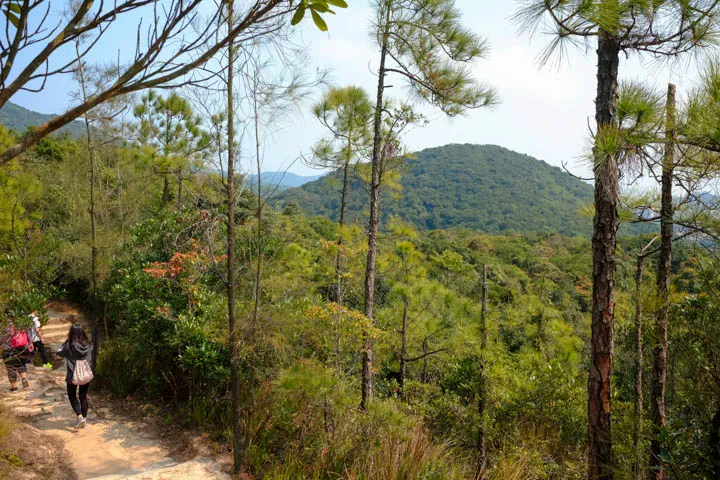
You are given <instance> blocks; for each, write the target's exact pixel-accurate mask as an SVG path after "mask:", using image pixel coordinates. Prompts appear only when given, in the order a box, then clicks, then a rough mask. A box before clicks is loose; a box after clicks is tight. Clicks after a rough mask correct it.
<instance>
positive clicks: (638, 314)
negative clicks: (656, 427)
mask: <svg viewBox="0 0 720 480" xmlns="http://www.w3.org/2000/svg"><path fill="white" fill-rule="evenodd" d="M644 261H645V256H644V255H642V254H641V255H638V257H637V265H636V268H635V426H634V428H633V454H634V457H635V459H634V460H633V476H634V477H635V479H636V480H641V479H642V475H643V469H642V454H641V449H640V433H641V432H642V416H643V411H642V410H643V409H642V407H643V388H642V387H643V384H642V363H643V334H642V309H643V298H642V277H643V263H644Z"/></svg>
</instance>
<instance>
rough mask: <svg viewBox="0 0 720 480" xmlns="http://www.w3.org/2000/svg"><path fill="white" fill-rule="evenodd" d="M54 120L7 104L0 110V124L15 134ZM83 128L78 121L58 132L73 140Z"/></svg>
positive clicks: (51, 116)
mask: <svg viewBox="0 0 720 480" xmlns="http://www.w3.org/2000/svg"><path fill="white" fill-rule="evenodd" d="M53 118H55V115H50V114H43V113H38V112H34V111H32V110H28V109H27V108H24V107H21V106H20V105H16V104H14V103H12V102H8V103H6V104H5V105H3V106H2V108H0V124H2V125H5V126H6V127H7V128H9V129H11V130H14V131H15V132H17V133H22V132H24V131H25V130H26V129H27V128H28V127H37V126H39V125H42V124H44V123H45V122H47V121H49V120H52V119H53ZM84 131H85V126H84V125H83V124H82V123H81V122H78V121H75V122H70V123H69V124H68V125H66V126H64V127H62V128H60V129H59V130H58V132H60V133H62V132H67V133H69V134H70V135H72V136H73V137H74V138H79V137H80V136H82V135H83V132H84Z"/></svg>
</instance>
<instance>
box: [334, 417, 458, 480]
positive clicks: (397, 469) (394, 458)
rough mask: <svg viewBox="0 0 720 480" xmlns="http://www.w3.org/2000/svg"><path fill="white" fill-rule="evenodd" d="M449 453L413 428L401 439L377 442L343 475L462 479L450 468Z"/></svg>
mask: <svg viewBox="0 0 720 480" xmlns="http://www.w3.org/2000/svg"><path fill="white" fill-rule="evenodd" d="M453 463H454V462H453V459H452V457H451V455H450V451H449V450H448V448H447V447H445V446H442V445H440V446H438V445H434V444H433V443H432V442H431V441H430V439H429V438H428V436H427V434H426V433H425V431H424V430H423V429H422V428H421V427H419V426H417V427H415V428H413V430H412V431H411V432H410V434H409V435H408V436H407V438H405V439H401V440H395V439H387V438H383V439H379V440H378V441H377V443H376V444H375V445H373V446H371V447H370V448H369V449H368V450H367V451H366V452H365V453H364V455H361V456H360V457H359V458H357V459H356V461H355V462H354V464H353V465H352V466H351V467H350V468H348V470H347V471H346V473H345V478H346V479H347V480H413V479H418V478H433V479H438V480H440V479H443V480H451V479H460V478H466V477H465V475H462V472H461V471H459V470H460V469H459V468H458V467H456V466H453Z"/></svg>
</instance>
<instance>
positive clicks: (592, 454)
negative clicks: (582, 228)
mask: <svg viewBox="0 0 720 480" xmlns="http://www.w3.org/2000/svg"><path fill="white" fill-rule="evenodd" d="M525 3H526V5H525V6H524V7H522V8H521V9H520V10H519V11H518V13H517V14H516V19H517V21H518V22H519V23H520V26H521V28H522V29H524V30H527V31H530V32H534V31H536V29H537V28H538V27H539V26H540V25H543V24H549V27H550V32H552V33H551V35H553V39H552V41H551V42H550V44H549V45H548V47H547V48H546V49H545V51H544V52H543V54H542V57H541V58H542V60H543V61H548V60H549V59H550V58H552V56H553V54H554V53H555V52H556V51H558V50H560V49H562V48H563V47H564V46H565V44H566V43H567V42H577V43H583V44H584V42H580V40H589V39H591V38H596V39H597V50H596V53H597V61H598V63H597V94H596V97H595V122H596V130H595V139H594V148H593V172H594V176H595V217H594V219H593V241H592V247H593V303H592V327H591V328H592V338H591V359H590V372H589V376H588V423H589V426H588V478H590V479H611V478H613V476H614V466H615V459H614V457H613V448H612V434H611V432H612V429H611V403H612V401H611V399H612V395H611V382H612V380H611V375H612V363H613V353H614V336H615V246H616V235H617V227H618V213H617V210H618V202H619V191H620V188H619V179H620V171H619V167H620V161H621V154H620V152H618V151H617V150H616V149H615V147H616V146H617V143H616V142H613V141H612V139H613V138H614V137H616V136H617V132H618V129H619V122H618V112H617V100H618V96H617V89H618V74H619V68H620V55H621V53H625V54H628V53H632V52H640V53H641V52H648V53H650V54H652V55H657V56H660V55H666V56H677V55H680V54H682V53H685V52H689V51H692V50H695V49H697V48H699V47H705V46H708V45H710V44H711V43H712V42H713V41H714V39H715V38H716V36H717V32H718V15H720V12H719V11H718V9H717V8H716V7H717V6H718V5H720V2H719V1H717V0H664V1H663V0H661V1H655V2H639V1H635V0H599V1H587V0H570V1H551V0H529V1H527V2H525ZM655 473H656V478H658V479H660V478H664V474H663V472H662V470H657V471H656V472H655Z"/></svg>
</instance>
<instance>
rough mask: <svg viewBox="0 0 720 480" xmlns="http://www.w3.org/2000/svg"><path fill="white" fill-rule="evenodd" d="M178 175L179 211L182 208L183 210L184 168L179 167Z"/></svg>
mask: <svg viewBox="0 0 720 480" xmlns="http://www.w3.org/2000/svg"><path fill="white" fill-rule="evenodd" d="M177 177H178V194H177V197H178V198H177V211H178V212H179V211H180V210H182V190H183V180H182V168H179V167H178V170H177Z"/></svg>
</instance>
